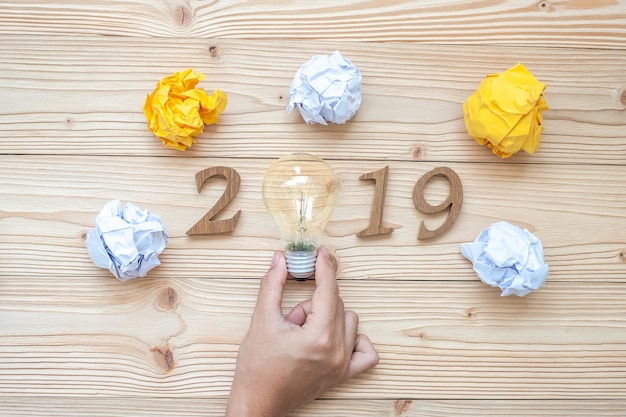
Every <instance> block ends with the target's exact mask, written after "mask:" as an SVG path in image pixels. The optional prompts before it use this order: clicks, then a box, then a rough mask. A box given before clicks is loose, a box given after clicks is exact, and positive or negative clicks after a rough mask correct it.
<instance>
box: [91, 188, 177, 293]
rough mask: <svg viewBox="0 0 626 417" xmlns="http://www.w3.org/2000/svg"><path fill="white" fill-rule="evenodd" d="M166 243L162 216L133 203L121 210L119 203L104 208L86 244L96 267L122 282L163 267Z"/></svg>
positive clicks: (111, 203) (111, 202) (110, 203)
mask: <svg viewBox="0 0 626 417" xmlns="http://www.w3.org/2000/svg"><path fill="white" fill-rule="evenodd" d="M166 243H167V234H166V233H165V229H164V228H163V223H162V222H161V219H160V218H159V216H156V215H154V214H152V213H150V212H149V211H147V210H141V209H140V208H139V207H137V206H135V205H134V204H132V203H128V204H126V206H124V208H121V206H120V201H119V200H113V201H110V202H108V203H107V204H106V205H105V206H104V208H103V209H102V211H100V214H98V217H96V227H95V228H93V229H91V230H90V231H89V234H88V235H87V241H86V245H87V251H88V252H89V256H91V259H92V260H93V263H94V264H96V266H98V267H100V268H107V269H108V270H109V271H111V273H112V274H113V275H114V276H115V277H116V278H117V279H119V280H121V281H128V280H130V279H133V278H138V277H144V276H146V274H147V273H148V271H150V270H151V269H152V268H154V267H156V266H158V265H160V264H161V262H160V261H159V255H160V254H161V252H163V249H165V245H166Z"/></svg>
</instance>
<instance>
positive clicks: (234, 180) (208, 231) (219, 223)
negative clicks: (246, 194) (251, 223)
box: [187, 167, 241, 235]
mask: <svg viewBox="0 0 626 417" xmlns="http://www.w3.org/2000/svg"><path fill="white" fill-rule="evenodd" d="M212 177H222V178H225V179H226V189H225V190H224V193H223V194H222V196H221V197H220V199H219V200H217V203H215V205H214V206H213V207H211V210H209V211H208V212H207V213H206V214H205V215H204V216H202V218H201V219H200V220H198V222H197V223H196V224H194V225H193V226H191V229H189V230H187V234H188V235H212V234H217V233H228V232H232V231H233V230H235V226H236V225H237V221H238V220H239V216H241V210H239V211H238V212H237V213H235V215H234V216H233V217H231V218H230V219H226V220H213V218H214V217H215V216H216V215H217V214H218V213H219V212H220V211H222V210H223V209H224V207H226V206H227V205H228V203H230V201H231V200H232V199H233V198H234V197H235V195H237V192H238V191H239V186H240V185H241V177H240V176H239V173H237V171H235V170H234V169H232V168H229V167H212V168H207V169H203V170H202V171H199V172H197V173H196V186H197V187H198V192H200V191H202V186H203V185H204V183H205V182H206V180H208V179H209V178H212Z"/></svg>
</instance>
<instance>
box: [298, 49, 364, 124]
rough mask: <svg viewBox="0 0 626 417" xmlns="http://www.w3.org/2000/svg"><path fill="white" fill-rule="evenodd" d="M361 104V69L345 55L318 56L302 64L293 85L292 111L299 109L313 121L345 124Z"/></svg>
mask: <svg viewBox="0 0 626 417" xmlns="http://www.w3.org/2000/svg"><path fill="white" fill-rule="evenodd" d="M360 105H361V72H360V71H359V70H358V69H357V68H356V67H355V66H354V65H353V64H352V62H350V61H349V60H348V59H345V58H343V57H342V56H341V54H340V53H339V51H335V52H333V54H332V55H331V56H328V55H315V56H314V57H313V58H311V59H310V60H308V61H307V62H305V63H304V64H302V66H301V67H300V69H298V71H297V72H296V75H295V76H294V78H293V81H292V82H291V87H290V88H289V105H288V106H287V111H288V112H290V113H291V111H292V110H293V109H294V108H297V109H298V111H300V114H301V115H302V118H303V119H304V121H305V122H307V123H309V124H313V123H320V124H323V125H325V124H327V122H331V123H337V124H342V123H345V122H347V121H348V120H350V119H351V118H352V116H354V114H355V113H356V111H357V110H358V109H359V106H360Z"/></svg>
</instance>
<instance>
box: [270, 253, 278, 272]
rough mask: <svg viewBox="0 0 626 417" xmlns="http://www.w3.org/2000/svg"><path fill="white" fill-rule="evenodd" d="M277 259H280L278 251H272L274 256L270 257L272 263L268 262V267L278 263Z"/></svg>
mask: <svg viewBox="0 0 626 417" xmlns="http://www.w3.org/2000/svg"><path fill="white" fill-rule="evenodd" d="M279 261H280V252H278V251H276V252H274V256H273V257H272V263H271V264H270V267H271V268H274V267H275V266H276V265H278V262H279Z"/></svg>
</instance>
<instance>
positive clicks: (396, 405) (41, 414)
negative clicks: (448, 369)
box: [0, 396, 626, 417]
mask: <svg viewBox="0 0 626 417" xmlns="http://www.w3.org/2000/svg"><path fill="white" fill-rule="evenodd" d="M225 408H226V400H224V399H204V398H202V399H198V398H185V399H184V400H181V399H177V398H158V397H148V398H140V397H121V398H120V397H115V398H83V397H67V396H63V397H58V398H57V397H52V398H50V397H26V398H19V399H14V398H2V399H0V412H1V413H2V415H3V416H4V417H55V416H64V417H74V416H76V417H78V416H80V417H83V416H86V415H89V416H92V417H106V416H125V417H141V416H150V417H161V416H163V417H164V416H176V417H179V416H185V417H223V416H224V409H225ZM625 409H626V401H624V400H566V401H563V400H541V401H519V400H417V399H415V400H410V399H400V400H395V401H392V400H337V399H334V400H318V401H315V402H313V403H311V404H309V405H307V406H305V407H303V408H302V409H299V410H297V411H294V412H293V413H291V414H290V416H291V417H316V416H320V417H327V416H329V415H332V416H335V417H352V416H355V415H359V416H363V417H381V416H394V417H456V416H463V417H471V416H477V417H501V416H503V415H506V416H510V417H528V416H529V415H539V416H546V417H571V416H573V415H575V416H578V417H587V416H590V417H596V416H598V415H602V416H603V417H623V415H624V410H625Z"/></svg>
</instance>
